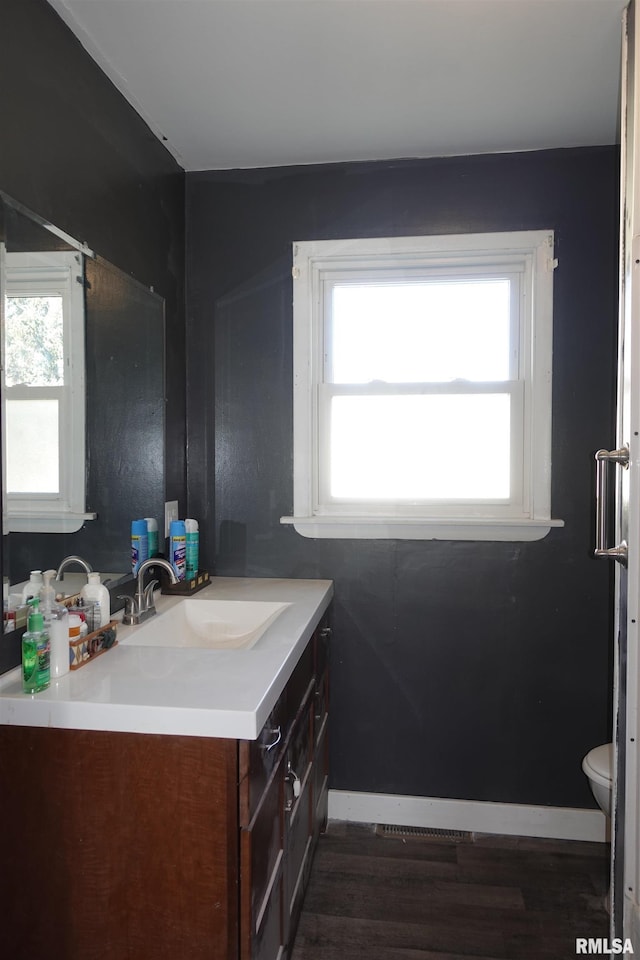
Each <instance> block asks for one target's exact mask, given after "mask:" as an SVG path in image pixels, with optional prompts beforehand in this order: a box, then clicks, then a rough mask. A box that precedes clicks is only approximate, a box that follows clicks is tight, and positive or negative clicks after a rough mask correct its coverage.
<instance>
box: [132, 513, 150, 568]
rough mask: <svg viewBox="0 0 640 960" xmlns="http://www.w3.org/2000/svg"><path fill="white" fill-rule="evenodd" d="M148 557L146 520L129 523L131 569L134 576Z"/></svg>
mask: <svg viewBox="0 0 640 960" xmlns="http://www.w3.org/2000/svg"><path fill="white" fill-rule="evenodd" d="M148 556H149V534H148V531H147V521H146V520H132V521H131V567H132V569H133V572H134V574H135V573H137V572H138V567H139V566H140V564H141V563H142V562H143V561H144V560H146V559H147V557H148Z"/></svg>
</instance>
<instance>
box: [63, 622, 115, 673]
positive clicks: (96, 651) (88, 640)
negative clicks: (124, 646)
mask: <svg viewBox="0 0 640 960" xmlns="http://www.w3.org/2000/svg"><path fill="white" fill-rule="evenodd" d="M117 631H118V621H117V620H110V621H109V623H107V624H105V625H104V627H100V629H99V630H94V631H93V633H88V634H87V635H86V637H77V639H75V640H69V651H70V660H71V663H70V664H69V669H70V670H79V669H80V667H84V666H85V664H87V663H91V661H92V660H95V659H96V657H100V656H101V655H102V654H103V653H108V652H109V650H113V648H114V647H117V646H118V640H117V638H116V634H117Z"/></svg>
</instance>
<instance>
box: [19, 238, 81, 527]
mask: <svg viewBox="0 0 640 960" xmlns="http://www.w3.org/2000/svg"><path fill="white" fill-rule="evenodd" d="M4 265H5V270H4V276H5V290H4V318H3V320H4V322H3V343H2V350H3V378H2V391H3V439H4V456H3V473H4V478H3V479H4V491H5V503H4V511H5V523H6V525H5V530H20V531H37V532H72V531H73V530H78V529H79V528H80V527H81V526H82V523H83V521H84V520H85V519H88V518H89V517H90V516H93V514H90V515H87V514H85V513H84V509H85V399H84V366H85V351H84V285H83V262H82V256H81V255H80V254H79V253H70V252H67V251H64V252H61V251H56V252H47V253H5V255H4Z"/></svg>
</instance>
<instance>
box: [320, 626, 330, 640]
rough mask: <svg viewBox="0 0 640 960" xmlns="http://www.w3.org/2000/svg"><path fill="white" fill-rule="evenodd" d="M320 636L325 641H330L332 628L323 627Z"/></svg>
mask: <svg viewBox="0 0 640 960" xmlns="http://www.w3.org/2000/svg"><path fill="white" fill-rule="evenodd" d="M320 636H321V637H322V639H323V640H328V639H329V638H330V636H331V627H323V628H322V630H321V631H320Z"/></svg>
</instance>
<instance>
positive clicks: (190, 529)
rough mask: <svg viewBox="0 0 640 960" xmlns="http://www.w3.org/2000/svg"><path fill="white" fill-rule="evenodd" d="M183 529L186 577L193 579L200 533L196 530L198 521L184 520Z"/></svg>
mask: <svg viewBox="0 0 640 960" xmlns="http://www.w3.org/2000/svg"><path fill="white" fill-rule="evenodd" d="M184 526H185V531H186V537H187V539H186V547H187V550H186V561H187V567H186V575H185V577H186V579H187V580H195V578H196V576H197V573H198V547H199V540H200V534H199V532H198V521H197V520H191V519H189V520H185V522H184Z"/></svg>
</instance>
